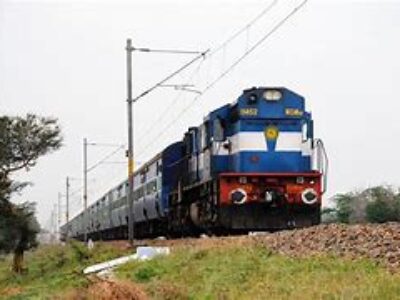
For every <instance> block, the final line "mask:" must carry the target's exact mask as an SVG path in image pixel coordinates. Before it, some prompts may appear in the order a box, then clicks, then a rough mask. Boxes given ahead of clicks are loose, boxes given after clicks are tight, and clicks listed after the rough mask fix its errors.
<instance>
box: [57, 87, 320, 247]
mask: <svg viewBox="0 0 400 300" xmlns="http://www.w3.org/2000/svg"><path fill="white" fill-rule="evenodd" d="M327 172H328V157H327V154H326V151H325V148H324V145H323V142H322V140H321V139H317V138H314V122H313V119H312V115H311V112H309V111H306V108H305V99H304V97H302V96H301V95H299V94H297V93H295V92H293V91H291V90H289V89H287V88H284V87H258V88H256V87H253V88H250V89H246V90H244V91H243V92H242V94H241V95H240V96H239V97H238V98H237V100H236V101H234V102H232V103H228V104H226V105H223V106H221V107H219V108H217V109H215V110H213V111H211V112H210V113H209V114H208V115H206V116H205V117H204V120H203V122H202V123H201V124H200V125H199V126H197V127H190V128H188V130H187V131H186V132H185V133H184V135H183V138H182V139H181V140H179V141H176V142H174V143H172V144H170V145H168V146H167V147H165V148H164V149H163V150H162V151H161V152H160V153H158V154H157V155H155V156H154V157H153V158H152V159H151V160H149V161H148V162H146V163H145V164H143V165H142V166H141V167H140V168H139V169H138V170H137V171H135V172H134V177H133V191H132V195H133V197H132V198H133V203H132V206H131V210H129V205H128V202H127V192H128V186H129V184H128V180H127V179H126V180H124V181H122V182H121V183H120V184H119V185H117V186H115V187H114V188H112V189H110V190H109V191H108V192H107V193H105V194H104V195H103V196H102V197H101V198H100V199H98V200H97V201H95V202H94V203H92V204H91V205H90V206H89V207H88V208H87V209H86V210H84V211H82V212H80V213H79V214H78V215H77V216H75V217H74V218H73V219H71V220H70V221H69V222H67V223H65V224H64V225H63V226H62V227H61V228H60V232H61V235H62V236H63V237H64V238H65V237H70V238H75V239H79V240H84V239H89V238H90V239H92V240H99V239H102V240H112V239H126V238H127V237H128V223H129V218H133V223H134V229H133V230H134V236H135V238H138V239H139V238H151V237H157V236H174V237H178V236H180V237H182V236H196V235H200V234H202V233H206V234H215V235H218V234H221V235H226V234H236V233H246V232H252V231H275V230H282V229H290V228H298V227H306V226H312V225H316V224H319V223H320V220H321V201H322V196H323V194H324V192H325V191H326V187H327ZM130 211H132V213H131V214H130V213H129V212H130Z"/></svg>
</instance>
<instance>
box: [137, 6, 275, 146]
mask: <svg viewBox="0 0 400 300" xmlns="http://www.w3.org/2000/svg"><path fill="white" fill-rule="evenodd" d="M278 2H279V0H274V1H272V2H271V3H270V4H269V5H268V6H267V7H266V8H265V9H264V10H262V11H261V12H260V13H259V14H258V15H257V16H255V17H254V18H253V19H252V20H251V21H250V22H248V23H247V24H246V25H245V26H243V27H242V28H241V29H239V30H238V31H236V32H235V33H234V34H233V35H231V36H230V37H229V38H228V39H226V40H225V41H224V42H223V43H222V44H220V45H219V46H218V47H216V48H214V49H211V50H210V51H209V53H207V56H204V59H203V60H201V62H200V64H199V65H198V66H197V67H196V69H195V71H194V72H193V73H192V74H191V76H190V77H189V79H188V81H187V82H189V83H190V81H191V79H192V78H193V77H194V76H195V75H196V74H198V72H199V70H200V68H201V66H202V64H203V62H204V61H205V60H209V59H210V58H211V57H212V56H213V55H214V54H215V53H217V52H219V51H220V50H223V51H224V53H225V51H226V49H225V47H226V46H227V45H228V44H229V43H231V42H232V41H233V40H235V39H236V38H237V37H238V36H240V35H241V34H242V33H243V32H246V33H247V37H248V31H249V29H250V28H251V27H252V26H253V25H254V24H255V23H256V22H258V21H259V20H260V19H261V18H262V17H264V16H265V15H266V14H267V13H269V12H270V11H271V9H272V8H273V7H274V6H275V5H276V4H277V3H278ZM135 49H138V48H135ZM149 50H150V49H149ZM246 50H247V48H246ZM149 52H150V51H149ZM152 52H155V51H152ZM158 86H160V84H159V85H158ZM184 91H185V90H184ZM184 91H183V92H184ZM199 94H201V93H199ZM181 95H182V93H179V94H178V95H177V96H176V97H175V98H174V100H173V101H172V103H171V104H170V105H169V106H168V107H167V108H166V109H165V110H164V111H163V112H161V113H160V114H159V117H158V118H157V120H156V121H154V122H152V126H150V127H149V128H148V129H146V130H143V131H142V132H143V134H141V135H140V136H139V137H138V141H141V140H142V139H143V138H144V137H145V136H147V135H148V133H149V132H151V131H153V130H154V129H155V128H158V125H156V124H159V122H160V121H161V120H163V119H164V118H165V116H167V115H168V114H167V113H168V112H169V111H170V110H171V109H172V108H173V106H174V104H175V103H176V102H177V101H178V100H179V98H180V97H181Z"/></svg>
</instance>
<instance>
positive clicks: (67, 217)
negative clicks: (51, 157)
mask: <svg viewBox="0 0 400 300" xmlns="http://www.w3.org/2000/svg"><path fill="white" fill-rule="evenodd" d="M65 198H66V199H65V200H66V203H65V207H66V211H65V219H66V223H65V224H66V234H65V235H66V237H65V239H66V240H67V241H68V238H69V177H68V176H67V180H66V194H65Z"/></svg>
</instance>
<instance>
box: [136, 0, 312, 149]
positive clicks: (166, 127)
mask: <svg viewBox="0 0 400 300" xmlns="http://www.w3.org/2000/svg"><path fill="white" fill-rule="evenodd" d="M307 1H308V0H304V1H302V2H301V3H300V4H299V5H297V6H296V7H295V8H293V9H292V10H291V11H290V13H288V14H287V15H286V16H285V17H284V18H283V19H281V20H280V21H279V22H277V23H276V24H275V26H273V27H272V29H271V30H269V31H268V32H267V33H266V34H265V35H263V36H262V37H261V38H260V39H259V40H258V41H257V42H255V43H254V44H253V45H252V46H251V47H250V48H249V49H248V50H246V51H245V52H244V54H242V55H241V56H240V57H239V58H238V59H236V60H235V61H234V62H233V63H232V64H231V65H230V66H229V67H228V68H226V69H225V70H224V71H223V72H222V73H221V74H220V75H219V76H218V77H217V78H216V79H214V80H213V81H212V82H211V83H209V84H208V85H207V86H206V87H205V88H204V89H203V90H202V92H201V94H199V95H197V96H195V97H194V98H193V99H192V101H191V102H190V103H188V105H186V106H185V107H184V108H183V110H181V112H180V113H179V115H178V116H177V117H175V118H174V119H173V120H171V122H169V123H168V124H167V125H166V126H163V130H162V131H161V132H160V133H159V134H158V135H157V136H156V137H155V138H153V140H152V141H150V142H149V143H147V144H145V145H144V146H143V147H142V148H141V149H139V150H138V151H137V152H143V151H145V150H147V149H148V148H149V147H150V146H151V145H153V144H154V143H155V142H156V141H157V139H158V138H159V137H161V136H163V135H164V134H165V133H166V132H167V130H168V129H169V128H170V127H171V126H172V125H173V124H175V123H176V122H177V120H179V118H180V117H182V115H183V114H185V113H186V112H187V111H188V110H189V109H190V108H191V107H192V104H193V103H194V102H195V101H196V100H198V99H199V98H200V97H202V96H203V95H204V94H205V93H206V92H207V91H209V90H210V89H211V88H213V87H214V86H215V85H216V84H217V83H218V82H219V81H220V80H221V79H223V78H224V77H225V76H226V75H227V74H229V73H230V72H232V71H233V69H234V68H235V67H236V66H237V65H238V64H239V63H240V62H242V61H243V60H244V59H245V58H246V57H247V56H248V55H249V54H251V53H252V52H253V51H254V50H255V49H256V48H258V47H259V46H260V45H261V44H263V43H264V42H265V41H266V40H267V39H268V38H269V37H270V36H271V35H272V34H273V33H275V32H276V31H277V30H278V29H279V28H280V27H282V26H283V25H284V24H285V23H286V22H287V21H288V20H289V19H290V18H291V17H292V16H293V15H294V14H295V13H296V12H298V11H299V10H300V9H301V8H302V7H303V6H304V5H305V4H306V3H307Z"/></svg>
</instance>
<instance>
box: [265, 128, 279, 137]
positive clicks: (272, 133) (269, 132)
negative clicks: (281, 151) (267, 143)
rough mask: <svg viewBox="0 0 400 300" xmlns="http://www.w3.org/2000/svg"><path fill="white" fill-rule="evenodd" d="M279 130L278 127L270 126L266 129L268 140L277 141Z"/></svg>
mask: <svg viewBox="0 0 400 300" xmlns="http://www.w3.org/2000/svg"><path fill="white" fill-rule="evenodd" d="M278 134H279V130H278V127H276V126H268V127H267V128H265V131H264V135H265V138H266V139H267V140H276V139H277V138H278Z"/></svg>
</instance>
